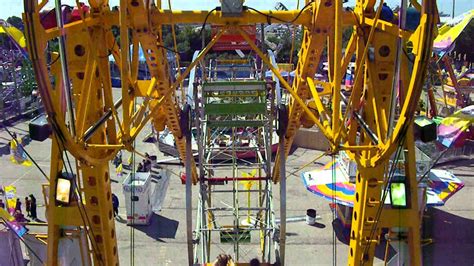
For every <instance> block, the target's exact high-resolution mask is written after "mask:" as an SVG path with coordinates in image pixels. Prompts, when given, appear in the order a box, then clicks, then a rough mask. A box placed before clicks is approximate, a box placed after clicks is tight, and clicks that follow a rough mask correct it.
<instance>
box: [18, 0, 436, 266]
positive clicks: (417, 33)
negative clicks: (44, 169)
mask: <svg viewBox="0 0 474 266" xmlns="http://www.w3.org/2000/svg"><path fill="white" fill-rule="evenodd" d="M48 2H52V1H50V0H43V1H41V2H39V3H38V0H25V14H24V20H25V25H26V28H25V35H26V37H27V47H28V52H29V55H30V57H31V59H32V63H33V67H34V70H35V75H36V79H37V82H38V88H39V91H40V94H41V98H42V101H43V104H44V106H45V110H46V112H47V114H48V119H49V122H50V124H51V125H52V128H53V131H54V134H53V139H54V145H53V152H52V161H51V164H52V168H51V177H52V178H51V180H52V181H51V183H50V188H51V192H52V193H51V194H50V196H49V199H50V206H49V208H48V222H49V228H48V232H49V233H48V234H49V238H48V264H49V265H56V264H57V263H58V261H57V259H58V245H60V241H61V238H62V236H63V235H62V233H61V232H63V231H64V230H70V229H71V228H73V229H74V228H77V230H78V231H80V232H85V233H86V234H87V235H88V241H85V242H87V243H91V245H90V247H88V250H90V251H92V253H91V255H90V256H88V258H84V260H83V262H84V263H87V262H89V261H93V263H94V264H104V265H116V264H117V263H118V257H117V248H116V239H115V232H114V223H113V219H112V218H111V210H110V208H111V203H110V197H109V195H110V178H109V175H108V167H107V165H108V163H109V160H111V159H112V158H113V157H114V155H115V154H116V153H117V152H118V150H120V149H127V150H129V151H133V146H132V143H133V141H134V140H135V138H136V137H137V136H138V134H139V133H140V131H141V130H142V129H143V128H144V126H145V125H146V124H147V123H148V122H150V120H152V121H153V124H154V126H155V127H156V129H158V130H160V129H162V128H164V127H165V126H167V127H168V128H170V129H171V131H172V132H173V135H174V137H175V139H176V143H177V148H178V150H179V152H180V157H181V159H183V161H188V162H190V164H189V165H188V170H189V171H188V172H191V173H192V174H191V177H189V178H190V180H191V181H192V182H193V183H194V184H196V183H197V182H198V175H197V171H196V166H195V163H194V160H193V159H192V155H191V154H189V152H187V151H186V140H185V136H184V134H183V133H184V132H183V128H182V126H184V125H181V124H182V122H183V121H185V120H186V119H183V118H182V117H180V114H181V113H182V111H181V108H180V106H178V104H177V102H176V100H175V98H176V97H175V96H176V95H175V94H176V88H178V86H179V84H180V83H181V82H182V81H183V80H184V79H185V78H186V77H187V76H188V74H189V73H190V71H191V69H192V68H194V67H195V66H196V65H197V64H198V63H199V62H200V61H201V60H203V58H204V56H205V55H206V54H207V53H208V52H209V50H210V49H211V48H212V46H213V45H214V44H215V43H216V41H217V40H218V39H219V38H220V36H221V35H222V34H223V33H224V32H225V31H226V30H228V29H231V30H233V31H238V32H239V33H240V34H241V35H242V36H243V37H244V39H246V41H247V42H248V43H249V45H250V46H251V47H252V49H253V50H254V51H255V52H256V53H257V54H258V55H259V56H260V57H261V58H262V60H263V61H264V62H265V63H266V64H267V65H268V67H269V68H270V69H271V70H272V71H273V72H274V75H275V76H276V77H278V79H279V81H280V84H281V85H282V86H283V87H284V88H285V90H286V91H287V92H288V93H289V95H290V99H291V100H290V103H289V118H288V123H287V125H285V128H286V129H287V130H286V131H285V132H282V135H281V137H283V138H284V141H283V144H284V147H282V148H281V149H279V152H278V155H277V156H278V159H277V160H275V165H274V167H273V169H274V170H273V172H272V179H273V181H274V182H275V183H278V182H279V181H281V178H284V173H280V172H279V171H281V169H284V165H282V164H284V162H285V157H286V156H287V154H288V152H289V148H290V146H291V144H292V141H293V139H294V136H295V134H296V131H297V130H298V128H299V127H300V124H301V119H304V120H305V121H306V122H307V121H311V123H314V124H315V125H317V126H318V127H319V128H320V130H321V131H322V132H323V134H324V136H325V137H326V138H327V139H328V141H329V143H330V146H331V150H332V152H337V151H339V150H345V151H346V152H347V154H348V155H349V156H350V158H351V159H352V160H354V161H356V162H357V165H358V169H359V173H358V176H357V184H356V189H357V194H356V198H358V200H357V201H356V203H355V206H354V217H353V219H354V222H353V225H352V230H351V240H350V252H349V264H350V265H361V264H366V263H371V262H372V260H373V249H374V246H375V244H376V243H377V242H378V237H379V232H380V228H385V227H386V228H392V229H393V230H394V231H398V232H400V231H401V232H407V233H406V234H407V239H408V240H409V246H410V247H411V249H410V257H411V258H413V259H412V261H411V263H412V264H413V265H417V264H419V263H421V259H420V248H419V232H418V227H419V220H417V219H413V222H406V221H408V220H410V219H408V217H410V218H412V217H414V215H415V214H416V213H417V211H418V210H417V207H416V206H417V205H416V204H415V202H416V195H415V194H416V193H415V191H416V185H415V183H416V182H415V174H414V172H413V167H414V166H413V165H412V164H408V166H407V170H406V172H407V173H408V175H407V182H406V186H407V188H408V190H407V193H408V194H409V195H411V197H410V200H409V207H408V208H407V209H404V210H398V209H386V208H385V207H384V206H383V205H384V204H383V202H381V201H380V197H381V195H383V191H384V190H385V189H386V188H387V186H389V184H390V182H387V181H386V179H385V178H384V177H386V176H388V174H387V169H388V168H389V166H388V162H389V158H390V157H391V156H392V154H393V153H394V152H395V151H396V150H399V148H398V147H400V146H403V145H405V149H406V150H407V152H406V153H407V156H408V158H411V159H413V156H414V153H413V140H412V139H411V137H410V134H411V130H412V129H411V126H410V125H411V124H412V122H413V114H414V113H415V110H416V106H417V104H418V100H419V97H420V94H421V88H422V84H423V81H424V76H425V73H426V67H427V63H428V62H429V57H430V53H431V50H430V49H431V46H432V45H431V44H432V41H433V38H434V35H435V27H436V17H437V9H436V3H435V1H434V0H425V1H423V4H422V5H419V4H418V3H417V2H416V1H414V0H413V1H410V2H412V3H413V4H414V6H415V7H417V8H418V11H419V15H420V20H419V23H418V25H417V26H416V28H411V29H408V28H406V27H399V26H398V24H397V23H396V22H395V21H394V20H393V19H392V20H390V19H387V18H382V17H381V7H382V4H383V1H380V2H379V1H375V0H358V1H356V6H355V9H354V10H349V9H343V8H342V1H341V0H317V1H308V0H307V1H306V2H305V3H306V5H305V6H304V8H302V9H301V10H289V11H258V12H257V11H255V10H252V9H246V8H243V10H242V11H241V12H240V13H235V14H233V15H232V16H226V14H224V13H223V12H222V11H220V10H213V11H211V12H208V11H180V10H172V11H171V10H164V9H162V8H161V1H159V0H158V1H139V0H121V1H120V8H119V9H118V10H111V8H110V7H109V3H108V1H107V0H91V1H89V5H90V6H91V10H90V12H88V13H83V14H81V17H80V19H79V20H76V21H73V22H72V21H69V22H68V21H66V23H64V25H62V23H57V24H58V25H53V26H51V25H50V26H49V28H45V27H44V26H43V21H42V20H43V18H42V15H40V14H42V12H43V11H44V7H45V6H46V5H47V4H48ZM58 2H60V1H58ZM76 4H79V2H78V1H76ZM78 9H80V10H82V9H81V7H78ZM226 12H227V11H226ZM57 13H58V14H57V16H58V17H61V12H57ZM395 18H397V16H395ZM203 22H205V23H208V24H212V25H220V26H224V27H222V28H223V29H222V30H221V31H220V32H219V33H218V34H217V35H216V36H215V37H214V38H213V39H212V40H211V41H210V42H209V43H208V44H207V45H206V47H205V48H204V49H203V50H202V51H201V52H200V53H199V55H198V56H197V57H196V59H195V60H194V61H193V62H191V64H190V66H189V67H188V68H187V69H186V70H185V71H184V72H183V73H182V74H181V75H179V76H178V78H177V79H176V81H174V82H172V80H171V77H170V69H169V66H168V62H167V57H166V47H164V46H163V36H162V32H161V28H162V26H163V25H172V24H189V23H193V24H194V23H199V24H202V23H203ZM281 22H285V23H288V24H294V25H297V26H302V28H303V41H302V48H301V50H300V52H299V61H298V63H297V65H296V75H295V80H294V82H293V84H292V85H290V84H288V82H287V81H286V80H285V79H284V78H283V77H282V76H281V74H280V73H279V72H278V70H277V69H275V67H273V66H272V64H271V63H270V61H269V59H268V58H267V56H266V55H265V53H264V52H263V51H261V50H260V49H259V48H258V47H257V46H256V45H255V44H254V43H252V42H251V39H250V37H249V36H248V35H247V34H246V33H245V32H244V31H243V30H242V29H241V28H240V26H242V25H249V24H258V23H281ZM112 27H119V29H120V35H121V38H120V42H119V43H117V41H116V39H115V37H114V35H113V33H112ZM344 27H352V28H353V33H352V37H351V39H350V41H349V43H348V44H347V46H346V47H345V48H346V49H345V54H343V53H342V48H343V47H342V46H343V44H342V32H343V28H344ZM54 39H58V40H59V44H60V45H59V48H60V49H59V54H58V53H52V52H48V43H50V42H51V41H52V40H54ZM408 44H410V45H408ZM130 45H132V49H131V51H132V52H131V53H130V48H129V47H130ZM140 46H141V49H143V51H144V54H145V57H146V63H147V66H148V69H149V70H150V73H151V79H150V80H138V74H137V73H138V64H139V63H138V49H140V48H139V47H140ZM409 47H410V49H409ZM324 49H326V50H327V52H328V65H329V70H328V76H329V80H328V81H327V82H323V81H315V80H314V75H315V73H316V72H317V71H318V66H319V65H320V60H321V55H322V53H323V51H324ZM402 49H403V50H402ZM130 54H131V55H130ZM407 54H408V55H409V57H408V56H406V55H407ZM109 55H113V56H114V58H115V62H117V65H118V67H119V69H120V73H121V81H122V88H121V95H120V98H119V99H114V98H113V95H112V84H111V76H110V71H109V62H108V59H107V58H108V56H109ZM353 55H355V57H356V68H355V69H356V75H355V82H354V85H353V88H352V90H351V91H349V92H345V91H344V90H342V89H341V79H342V76H343V74H344V73H345V71H346V68H347V65H348V64H349V62H350V61H351V58H352V57H353ZM397 69H399V71H398V70H397ZM51 77H53V79H51ZM394 81H395V82H394ZM395 91H399V92H400V93H399V95H400V97H399V99H398V100H396V98H395V97H397V94H396V93H394V92H395ZM137 103H140V105H139V106H137ZM309 104H311V106H316V110H314V108H309V107H308V105H309ZM119 108H121V109H122V110H121V113H122V116H121V117H119V113H118V111H117V110H118V109H119ZM285 110H286V109H285ZM395 110H398V112H397V113H396V116H395ZM394 118H396V119H394ZM306 125H307V124H306ZM188 148H189V147H188ZM66 152H67V153H69V154H71V155H72V156H73V157H74V159H75V163H74V164H73V165H74V166H76V168H77V170H76V175H77V176H76V177H75V178H73V180H74V183H76V184H77V186H75V187H76V188H77V190H78V191H76V194H77V195H78V196H77V199H78V200H79V201H77V200H76V201H72V202H71V203H70V205H68V206H64V205H57V204H56V202H55V196H54V194H55V187H56V185H57V184H56V182H57V181H56V180H55V178H54V177H55V176H56V177H57V176H59V175H62V173H63V172H65V171H66V170H67V171H69V172H72V169H70V168H71V167H69V166H67V167H65V166H64V165H67V164H65V158H63V157H64V156H65V155H66V154H67V153H66ZM66 161H67V159H66ZM407 161H410V162H413V161H414V160H407ZM281 189H282V190H283V191H282V193H284V186H283V187H282V188H281ZM188 191H190V187H189V188H188ZM83 209H85V211H83ZM381 209H383V211H382V212H381V214H378V213H379V211H378V210H381ZM281 215H282V217H284V216H285V213H284V211H283V212H282V213H281ZM394 217H406V218H407V219H404V220H398V219H394ZM416 217H418V216H416ZM404 221H405V222H404ZM188 224H189V223H188ZM188 226H189V225H188ZM399 228H402V229H399ZM188 231H190V230H188ZM373 232H375V233H373ZM188 239H191V241H192V238H191V237H190V236H188ZM281 239H283V241H284V237H283V238H281ZM189 246H192V243H189ZM282 248H283V250H284V242H283V243H282ZM92 254H94V255H92ZM282 257H284V254H282ZM190 263H192V262H191V261H190ZM282 263H284V260H283V261H282Z"/></svg>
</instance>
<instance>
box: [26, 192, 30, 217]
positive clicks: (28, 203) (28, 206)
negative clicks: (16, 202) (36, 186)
mask: <svg viewBox="0 0 474 266" xmlns="http://www.w3.org/2000/svg"><path fill="white" fill-rule="evenodd" d="M25 208H26V216H28V217H31V200H30V199H29V198H28V197H25Z"/></svg>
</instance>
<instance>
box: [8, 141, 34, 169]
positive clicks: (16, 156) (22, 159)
mask: <svg viewBox="0 0 474 266" xmlns="http://www.w3.org/2000/svg"><path fill="white" fill-rule="evenodd" d="M10 150H11V152H12V155H11V157H10V160H11V161H12V163H16V164H21V165H23V166H27V167H30V166H32V165H33V164H32V163H31V161H30V160H28V157H27V156H26V153H25V149H24V148H23V144H22V143H21V139H19V140H18V139H16V140H14V139H12V140H11V141H10Z"/></svg>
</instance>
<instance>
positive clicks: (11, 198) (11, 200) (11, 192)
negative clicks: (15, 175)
mask: <svg viewBox="0 0 474 266" xmlns="http://www.w3.org/2000/svg"><path fill="white" fill-rule="evenodd" d="M5 198H6V199H7V209H8V212H9V213H14V212H15V207H16V187H15V186H6V187H5Z"/></svg>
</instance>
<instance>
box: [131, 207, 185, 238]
mask: <svg viewBox="0 0 474 266" xmlns="http://www.w3.org/2000/svg"><path fill="white" fill-rule="evenodd" d="M178 225H179V222H178V221H176V220H172V219H169V218H166V217H163V216H161V215H158V214H156V213H153V216H152V217H151V219H150V224H149V225H135V226H133V227H134V228H135V229H137V230H139V231H141V232H144V233H145V234H146V235H147V236H149V237H151V238H153V239H155V240H157V241H160V242H166V241H164V240H163V239H162V238H168V239H175V238H176V232H177V231H178Z"/></svg>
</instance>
